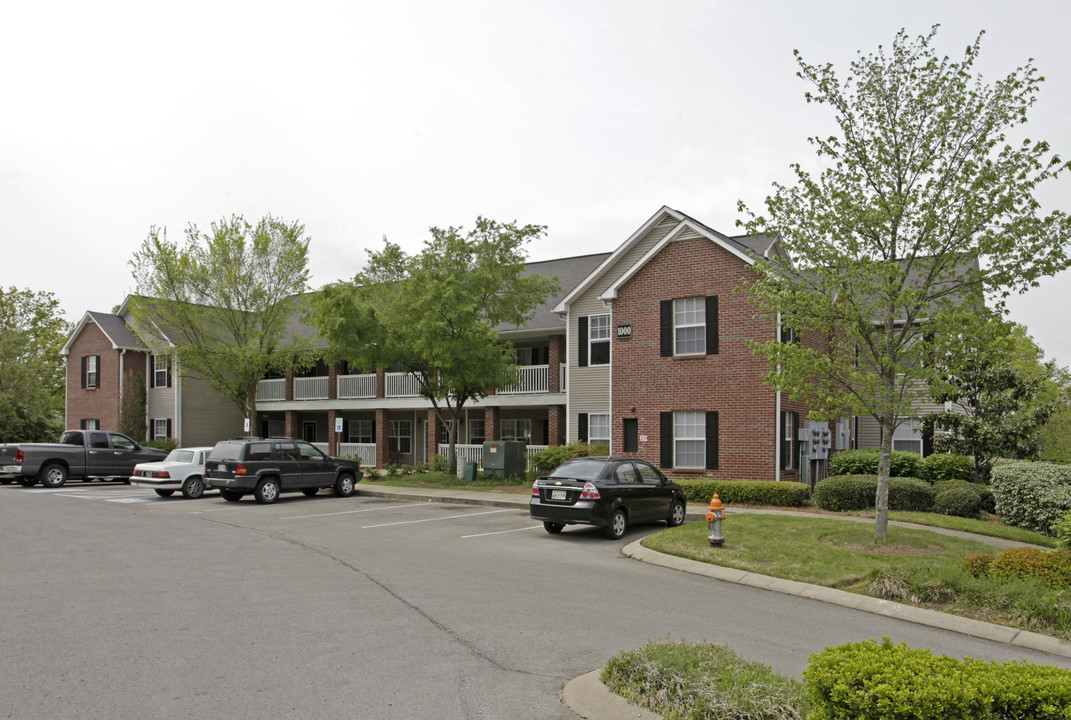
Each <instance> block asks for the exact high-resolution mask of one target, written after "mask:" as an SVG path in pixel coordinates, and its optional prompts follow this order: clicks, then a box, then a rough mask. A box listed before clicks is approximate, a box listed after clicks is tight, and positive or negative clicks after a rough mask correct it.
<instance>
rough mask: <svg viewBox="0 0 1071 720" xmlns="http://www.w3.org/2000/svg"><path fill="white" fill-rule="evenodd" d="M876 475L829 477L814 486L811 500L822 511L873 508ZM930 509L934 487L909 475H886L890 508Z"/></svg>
mask: <svg viewBox="0 0 1071 720" xmlns="http://www.w3.org/2000/svg"><path fill="white" fill-rule="evenodd" d="M877 494H878V477H877V475H845V476H841V477H828V478H826V479H825V480H823V481H821V482H820V483H818V485H817V486H816V487H815V489H814V502H815V503H816V504H817V505H818V507H820V508H822V509H824V510H833V511H835V512H845V511H850V510H866V509H868V508H872V507H874V503H875V500H877ZM932 508H933V488H931V487H930V486H929V484H927V483H926V482H924V481H922V480H918V479H917V478H910V477H892V478H889V509H890V510H911V511H922V512H928V511H930V510H931V509H932Z"/></svg>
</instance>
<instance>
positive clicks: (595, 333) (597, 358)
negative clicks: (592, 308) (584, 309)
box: [577, 314, 610, 367]
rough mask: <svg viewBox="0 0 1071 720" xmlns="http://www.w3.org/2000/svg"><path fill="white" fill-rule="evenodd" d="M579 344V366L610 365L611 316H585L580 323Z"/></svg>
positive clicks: (578, 330)
mask: <svg viewBox="0 0 1071 720" xmlns="http://www.w3.org/2000/svg"><path fill="white" fill-rule="evenodd" d="M577 343H578V344H579V348H578V349H579V356H580V357H579V358H577V365H579V366H580V367H585V366H587V365H609V364H610V315H609V314H606V315H585V316H583V317H581V318H580V319H579V321H578V326H577Z"/></svg>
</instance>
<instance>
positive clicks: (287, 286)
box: [130, 215, 309, 418]
mask: <svg viewBox="0 0 1071 720" xmlns="http://www.w3.org/2000/svg"><path fill="white" fill-rule="evenodd" d="M308 254H309V241H308V239H306V238H305V227H304V226H303V225H300V224H298V223H296V222H295V223H286V222H284V221H283V220H280V219H277V218H274V217H272V216H271V215H267V216H265V217H264V218H262V219H261V220H260V221H259V222H257V224H256V225H252V224H250V223H248V222H246V220H245V219H244V218H243V217H241V216H238V215H235V216H231V217H230V218H225V219H222V220H220V221H219V222H215V223H212V226H211V232H209V233H204V232H202V231H200V230H199V229H198V228H197V226H196V225H192V224H191V225H190V226H189V228H187V230H186V242H185V244H184V245H182V246H180V245H179V244H178V243H173V242H170V241H169V240H168V239H167V231H166V229H159V228H156V227H153V228H151V229H150V230H149V235H148V237H147V238H146V239H145V241H144V242H143V243H142V245H141V249H140V250H139V251H138V252H137V253H135V254H134V258H133V259H132V260H131V261H130V266H131V268H132V271H133V275H134V279H135V281H136V282H137V289H138V293H139V296H138V297H134V298H132V300H131V303H130V308H131V312H132V314H133V316H134V320H135V325H136V329H137V330H138V333H139V335H140V336H141V337H142V339H143V340H145V341H146V342H147V343H148V344H149V345H150V347H152V348H153V350H154V352H157V353H161V354H163V353H171V354H173V355H175V356H176V357H177V359H178V369H179V372H183V373H192V374H194V375H197V376H199V377H201V378H203V379H204V380H205V381H206V382H207V383H208V384H209V385H211V386H212V387H213V388H215V389H216V390H218V391H219V392H220V393H222V394H223V395H224V396H225V397H227V398H228V399H230V400H231V402H233V403H234V405H235V406H236V407H237V408H239V409H240V410H241V412H242V414H243V416H244V417H247V418H252V417H253V414H254V411H255V408H256V392H257V383H258V382H259V381H260V380H261V379H263V378H264V377H265V376H266V374H267V373H268V372H269V371H271V370H284V369H286V368H288V367H290V366H292V365H293V364H294V363H295V362H300V360H299V359H298V358H301V355H302V352H303V351H307V348H308V342H307V340H303V339H300V338H298V337H296V336H295V335H294V334H293V333H291V331H290V329H289V325H288V323H289V321H290V319H291V317H292V316H294V314H295V313H296V312H297V311H298V309H299V307H300V306H301V298H300V297H295V296H296V295H298V294H299V293H302V292H304V291H305V289H306V286H307V283H308V278H309V271H308Z"/></svg>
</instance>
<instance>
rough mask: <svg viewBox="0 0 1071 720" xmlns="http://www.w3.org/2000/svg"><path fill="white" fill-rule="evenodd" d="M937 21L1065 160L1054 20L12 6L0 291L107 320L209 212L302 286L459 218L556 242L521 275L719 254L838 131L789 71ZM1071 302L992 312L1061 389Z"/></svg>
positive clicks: (507, 7)
mask: <svg viewBox="0 0 1071 720" xmlns="http://www.w3.org/2000/svg"><path fill="white" fill-rule="evenodd" d="M934 23H940V24H941V30H940V32H939V34H938V40H937V44H938V49H939V50H940V51H941V52H943V53H946V54H948V55H950V56H952V57H954V58H956V59H959V58H961V57H962V53H963V49H964V48H965V47H966V45H967V44H968V43H969V42H970V41H971V40H973V39H974V37H975V36H976V35H977V33H978V31H980V30H985V31H986V36H985V38H984V40H983V45H982V55H981V61H980V63H979V67H980V69H981V71H982V72H983V74H984V75H985V77H986V78H987V79H989V80H996V79H997V78H999V77H1003V76H1004V75H1006V74H1007V73H1009V72H1010V71H1012V70H1013V69H1014V68H1016V67H1018V66H1019V65H1021V64H1023V63H1024V62H1025V61H1026V60H1027V59H1029V58H1034V60H1035V64H1036V65H1037V67H1038V68H1039V70H1040V71H1041V73H1042V74H1043V75H1044V76H1045V77H1046V82H1045V83H1043V85H1042V89H1041V95H1040V99H1039V101H1038V103H1037V105H1036V106H1035V107H1034V108H1033V111H1032V113H1031V120H1030V123H1029V124H1028V126H1027V131H1028V133H1029V135H1030V137H1033V138H1043V139H1046V140H1048V141H1049V142H1050V143H1051V145H1052V147H1053V149H1054V150H1056V151H1057V152H1060V153H1062V154H1064V155H1067V156H1071V43H1069V42H1068V40H1067V31H1068V28H1069V27H1071V3H1069V2H1067V1H1066V0H1048V1H1044V2H1042V1H1033V0H1020V1H1019V2H1006V1H1004V0H1001V1H993V0H967V1H963V2H960V1H955V2H951V1H949V2H944V1H942V0H926V1H922V2H919V1H915V0H900V1H898V2H889V3H885V2H883V3H877V2H864V1H863V0H859V1H852V0H823V1H821V2H808V1H807V0H783V1H782V0H776V1H775V0H769V1H765V2H764V1H763V0H751V1H749V2H747V1H745V2H722V1H719V0H599V1H587V0H538V1H527V0H525V1H522V2H517V1H513V0H491V1H488V2H483V1H477V0H453V1H451V2H434V1H425V0H420V1H413V2H406V1H405V0H395V1H393V2H387V1H384V0H377V1H375V2H343V1H322V2H321V1H317V0H311V1H309V2H302V3H298V2H273V1H269V0H257V1H255V2H253V1H250V2H239V1H231V0H211V2H200V1H189V0H187V1H185V2H181V3H166V4H165V3H155V2H146V1H145V0H138V1H137V2H114V1H111V0H99V1H97V2H84V1H83V0H78V1H77V2H50V1H49V0H35V1H34V2H5V3H3V4H2V6H0V67H2V68H3V74H2V77H3V82H2V83H0V98H2V99H0V221H2V222H0V232H2V237H3V242H2V246H3V250H2V259H0V285H3V286H5V287H7V286H11V285H14V286H17V287H19V288H30V289H32V290H34V291H37V290H46V291H50V292H53V293H55V295H56V296H57V298H59V300H60V301H61V303H62V305H63V307H64V309H65V310H66V313H67V318H68V319H69V320H72V321H77V320H78V319H80V318H81V317H82V314H83V313H84V312H85V311H86V310H102V311H110V310H111V308H113V307H114V306H115V305H117V304H119V303H120V302H121V301H122V300H123V298H124V297H125V295H126V294H127V293H128V292H130V291H132V290H133V289H134V281H133V278H132V277H131V275H130V269H129V267H128V265H127V262H128V261H129V260H130V258H131V256H132V255H133V253H134V252H135V250H137V248H138V247H139V245H140V243H141V241H142V240H143V239H144V238H145V236H146V234H147V232H148V230H149V227H150V226H152V225H157V226H164V227H166V228H167V229H168V231H169V235H170V237H172V238H173V239H179V238H181V236H182V232H183V230H184V228H185V227H186V226H187V224H188V223H191V222H193V223H196V224H198V225H199V226H201V227H203V228H205V229H207V228H208V226H209V224H210V223H211V222H212V221H213V220H217V219H219V218H221V217H223V216H225V215H230V214H243V215H245V216H246V218H247V219H249V220H251V221H255V220H256V219H257V218H259V217H261V216H263V215H264V214H266V213H271V214H273V215H276V216H278V217H282V218H284V219H286V220H298V221H301V222H302V223H304V224H305V227H306V231H307V234H308V235H309V236H310V237H311V238H312V243H311V246H310V247H311V258H312V260H311V268H312V273H313V285H314V286H315V287H319V286H321V285H323V284H325V283H328V282H331V281H334V280H338V279H343V278H349V277H351V276H352V275H353V274H354V273H356V272H357V271H358V270H359V269H360V267H361V266H362V265H363V263H364V261H365V258H366V254H365V252H364V250H365V248H378V247H379V246H380V245H381V243H382V238H383V236H384V235H385V236H387V237H388V238H389V239H390V240H391V241H393V242H397V243H400V244H401V245H402V246H403V247H404V248H405V249H407V250H408V251H410V252H415V251H418V250H419V249H420V247H421V244H422V242H423V241H424V239H425V238H426V237H427V228H428V227H429V226H433V225H435V226H440V227H444V226H447V225H464V226H466V227H470V226H471V225H472V222H473V220H474V219H475V218H476V216H477V215H480V214H482V215H485V216H488V217H492V218H495V219H497V220H502V221H511V220H517V221H519V222H521V223H537V224H542V225H547V226H549V232H548V235H547V237H546V238H545V239H544V240H543V241H541V242H540V243H539V244H538V245H534V246H531V247H530V248H529V250H530V255H531V259H533V260H545V259H550V258H555V257H566V256H572V255H581V254H587V253H594V252H607V251H610V250H613V249H614V248H615V247H617V246H618V245H619V244H620V243H621V242H623V241H624V240H625V239H626V238H627V237H628V236H629V235H630V234H631V233H632V232H633V231H634V230H636V229H637V228H638V227H639V226H640V225H641V224H642V223H643V222H644V221H645V220H646V219H647V218H648V217H650V216H651V215H652V214H653V213H654V212H655V211H656V210H658V208H660V207H661V206H662V205H669V206H671V207H673V208H676V209H678V210H681V211H683V212H685V213H687V214H689V215H691V216H692V217H695V218H696V219H698V220H700V221H702V222H704V223H706V224H707V225H709V226H710V227H713V228H714V229H716V230H720V231H721V232H725V233H728V234H735V233H738V232H740V231H739V230H738V229H737V228H736V227H735V222H736V220H737V219H738V217H739V215H738V213H737V209H736V208H737V201H738V200H741V199H742V200H744V201H745V202H747V203H748V205H750V206H751V207H752V208H755V209H760V208H761V206H762V202H763V199H764V198H765V197H766V195H767V194H769V193H770V191H771V183H772V182H773V181H775V180H776V181H781V182H787V183H791V182H792V176H791V173H790V171H789V165H790V163H793V162H797V161H798V162H801V163H803V164H804V166H805V167H806V166H808V165H810V167H812V168H814V167H815V166H814V154H813V151H812V149H811V147H810V145H809V144H808V143H807V140H806V139H807V137H809V136H811V135H815V134H822V133H826V132H828V131H829V130H830V129H831V128H832V125H831V119H830V116H829V114H828V110H826V109H824V108H819V107H816V106H814V105H811V106H808V105H807V104H806V103H805V101H804V99H803V93H804V92H805V91H806V90H807V86H806V84H805V83H804V81H802V80H799V79H798V78H796V77H795V72H796V65H795V62H794V60H793V56H792V51H793V49H799V50H800V51H801V52H802V53H803V56H804V58H805V59H807V60H808V61H810V62H813V63H818V62H832V63H834V64H835V65H836V66H837V68H838V70H839V74H840V75H841V76H842V77H843V75H844V74H846V72H847V70H848V63H849V62H850V61H851V60H852V59H854V57H855V56H856V53H857V51H860V50H862V51H864V52H866V53H869V52H871V51H873V50H875V49H876V48H877V46H878V45H879V44H886V45H888V44H889V43H891V41H892V39H893V37H894V35H895V33H896V31H897V30H899V29H900V28H905V29H906V30H907V31H908V32H909V33H910V34H911V35H918V34H921V33H925V32H926V31H927V30H928V29H929V27H930V26H931V25H933V24H934ZM1069 190H1071V178H1067V177H1065V178H1062V179H1061V180H1060V181H1058V182H1057V183H1055V184H1053V185H1052V186H1051V187H1049V188H1048V190H1046V191H1045V192H1044V193H1043V194H1042V195H1040V196H1039V199H1040V200H1041V201H1042V202H1043V204H1044V205H1045V206H1046V207H1047V208H1049V209H1055V208H1059V209H1064V210H1071V207H1069V205H1071V203H1069V202H1068V198H1069V196H1071V193H1069ZM1069 278H1071V275H1069V274H1068V273H1064V274H1063V275H1061V276H1057V277H1056V278H1053V279H1050V280H1048V281H1047V282H1045V283H1044V284H1043V286H1042V287H1041V288H1038V289H1036V290H1033V291H1031V292H1030V293H1028V294H1027V295H1026V296H1023V297H1020V298H1017V299H1016V300H1015V301H1014V302H1013V303H1012V308H1013V313H1012V319H1013V320H1016V321H1019V322H1022V323H1024V324H1025V325H1026V326H1027V327H1028V328H1029V330H1030V332H1031V334H1032V335H1033V336H1034V338H1035V339H1036V340H1037V341H1038V343H1039V344H1040V345H1041V346H1042V348H1043V349H1044V350H1045V351H1046V353H1047V356H1048V357H1049V358H1055V359H1056V360H1057V361H1058V362H1060V364H1062V365H1071V333H1068V332H1067V329H1066V317H1065V316H1063V313H1064V312H1067V309H1068V307H1069V306H1071V282H1069Z"/></svg>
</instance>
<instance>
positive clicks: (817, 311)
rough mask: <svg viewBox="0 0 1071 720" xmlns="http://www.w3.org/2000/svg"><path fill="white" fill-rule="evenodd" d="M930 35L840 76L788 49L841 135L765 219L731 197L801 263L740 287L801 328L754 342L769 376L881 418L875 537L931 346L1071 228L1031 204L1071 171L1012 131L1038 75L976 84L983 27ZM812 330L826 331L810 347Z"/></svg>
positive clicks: (1044, 262) (1048, 256)
mask: <svg viewBox="0 0 1071 720" xmlns="http://www.w3.org/2000/svg"><path fill="white" fill-rule="evenodd" d="M936 32H937V28H936V27H934V28H933V29H932V30H931V31H930V33H929V34H928V35H925V36H920V37H918V38H917V39H914V40H912V39H909V38H908V37H907V35H906V34H905V32H904V31H901V32H899V33H898V34H897V36H896V39H895V41H894V42H893V44H892V47H890V48H888V49H887V50H886V49H885V48H883V47H879V49H878V51H877V53H876V54H871V55H866V56H864V55H862V54H860V55H859V57H858V59H857V60H856V61H855V62H853V63H852V64H851V71H852V74H851V75H850V76H849V77H848V78H847V79H846V80H845V81H844V82H841V81H840V80H839V79H838V78H837V75H836V73H835V71H834V69H833V67H832V65H829V64H827V65H811V64H809V63H807V62H805V61H804V60H803V58H802V57H801V56H800V54H799V52H798V51H797V52H796V59H797V63H798V66H799V68H800V70H799V73H798V74H799V76H800V77H801V78H803V79H805V80H806V81H808V82H809V83H811V84H812V85H813V90H812V91H811V92H808V93H807V94H806V98H807V100H808V102H816V103H818V104H820V105H826V106H828V107H829V108H830V109H831V110H832V111H833V113H834V116H835V118H836V121H837V125H838V126H839V133H838V134H836V135H833V136H831V137H828V138H822V137H813V138H811V143H812V144H813V145H814V146H815V147H816V149H817V155H818V158H819V160H820V161H821V163H822V166H823V167H824V169H823V170H822V171H821V173H820V174H819V175H818V176H817V177H812V176H811V174H810V173H809V172H807V171H805V170H804V169H803V168H802V167H801V166H800V165H798V164H797V165H794V166H793V170H794V172H795V176H796V180H797V183H796V185H794V186H791V187H786V186H782V185H780V184H775V186H774V187H775V193H774V194H773V195H772V196H769V197H768V198H767V200H766V209H767V213H768V216H767V217H761V216H756V215H755V214H754V213H751V212H750V211H749V210H748V209H747V208H746V206H745V205H744V204H743V203H741V204H740V208H741V210H742V211H744V212H745V213H747V215H748V216H749V219H748V221H747V222H746V226H747V228H748V230H749V231H750V232H755V233H760V232H765V233H770V234H773V235H777V236H778V237H779V238H780V242H781V243H782V245H783V246H784V248H785V249H786V250H787V251H788V252H789V254H790V255H791V256H792V257H793V258H795V261H796V265H795V267H794V268H788V267H786V266H785V265H784V264H778V263H775V262H771V261H761V262H759V263H758V265H757V270H758V271H759V277H758V280H757V281H755V282H753V283H749V284H748V288H749V290H750V291H751V293H752V296H753V298H754V299H755V302H756V303H757V306H758V307H759V308H760V309H761V310H763V311H765V312H767V313H771V314H773V313H781V316H780V317H784V318H789V319H790V320H789V322H790V324H791V325H792V326H793V327H794V329H795V330H797V331H805V332H806V333H807V335H806V337H805V341H804V342H802V343H774V342H771V343H766V344H764V345H761V346H759V347H758V350H759V351H761V352H762V353H764V354H765V355H766V357H768V359H769V360H770V362H771V368H772V369H771V372H770V375H769V378H768V379H769V382H771V383H772V384H773V385H775V386H776V387H778V388H782V389H784V390H786V391H787V392H788V393H789V395H790V396H791V397H793V398H798V399H804V400H806V401H807V402H808V403H809V404H810V407H811V408H812V412H813V413H815V414H816V415H817V416H819V417H828V416H831V415H833V414H835V413H838V412H842V411H844V410H850V411H852V412H855V413H856V414H860V415H871V416H873V417H874V418H875V420H876V421H877V422H878V423H880V426H881V430H882V441H881V454H880V462H879V483H878V490H877V496H876V503H875V505H876V508H877V512H876V520H875V535H876V536H877V537H879V538H881V537H885V536H886V535H887V526H888V492H889V463H890V458H891V457H892V440H893V432H894V431H895V429H896V428H897V426H898V425H899V424H900V423H901V422H903V421H904V420H905V419H906V418H909V417H912V416H915V415H916V411H915V410H914V408H915V407H916V404H917V403H918V402H919V401H921V400H923V399H925V398H926V397H927V396H928V394H929V392H928V390H927V386H928V384H929V382H930V381H931V380H932V379H933V376H934V372H933V367H932V365H930V364H928V363H927V362H926V361H925V360H926V358H927V357H928V356H929V355H930V353H931V350H932V348H931V347H930V345H931V342H930V339H931V338H934V337H936V336H937V335H938V334H940V333H941V332H943V331H947V330H949V329H950V328H954V327H955V325H956V322H957V316H958V315H959V314H960V313H963V312H971V311H972V310H973V309H975V308H976V307H978V306H979V304H980V302H981V300H982V298H983V296H984V294H986V293H988V294H989V296H990V298H991V300H992V301H993V302H994V303H995V307H996V308H997V309H998V310H1002V309H1003V308H1004V299H1005V298H1006V297H1008V295H1009V294H1011V293H1014V292H1017V291H1022V290H1024V289H1026V288H1028V287H1030V286H1031V285H1033V284H1036V282H1037V280H1038V278H1041V277H1044V276H1048V275H1052V274H1054V273H1056V272H1058V271H1060V270H1061V269H1063V268H1065V267H1066V266H1067V265H1068V257H1067V253H1066V244H1067V240H1068V237H1069V235H1071V222H1069V219H1068V217H1067V215H1066V214H1064V213H1062V212H1053V213H1051V214H1049V215H1047V216H1042V215H1041V213H1040V206H1039V204H1038V202H1037V201H1036V200H1035V199H1034V191H1035V189H1036V188H1037V187H1038V186H1039V185H1041V184H1042V183H1044V182H1046V181H1049V180H1052V179H1054V178H1056V177H1057V176H1058V175H1059V174H1060V173H1061V172H1063V171H1064V170H1066V169H1067V164H1066V163H1064V162H1062V161H1061V160H1060V159H1059V158H1058V157H1056V156H1054V155H1050V152H1049V146H1048V145H1047V144H1046V143H1044V142H1033V141H1029V140H1027V141H1024V142H1022V143H1020V144H1018V145H1012V144H1010V143H1008V141H1007V138H1006V133H1007V131H1008V130H1010V129H1012V128H1014V127H1016V126H1018V125H1021V124H1022V123H1024V122H1025V121H1026V115H1027V111H1028V110H1029V108H1030V107H1031V106H1032V105H1033V104H1034V102H1035V94H1036V92H1037V90H1038V87H1039V85H1040V83H1041V81H1042V78H1040V77H1039V76H1038V74H1037V71H1036V70H1035V68H1034V67H1033V65H1032V64H1031V63H1027V64H1026V65H1025V66H1023V67H1021V68H1018V69H1016V70H1015V71H1014V72H1012V73H1011V74H1009V75H1008V76H1007V77H1005V78H1004V79H1001V80H998V81H997V82H996V83H994V84H992V85H987V84H983V83H982V81H981V79H980V78H975V77H974V76H973V74H972V73H973V66H974V63H975V61H976V59H977V57H978V53H979V48H980V42H981V35H979V36H978V38H977V39H976V40H975V42H974V43H972V44H971V45H970V46H968V47H967V49H966V52H965V54H964V57H963V60H962V61H958V62H957V61H952V60H949V59H948V58H947V57H939V56H938V55H937V54H936V52H935V51H934V49H933V48H932V47H931V45H932V43H933V41H934V38H935V36H936ZM742 224H743V223H742ZM819 337H827V338H832V340H831V341H830V343H829V344H828V345H824V346H821V347H820V346H819V345H822V343H818V342H817V341H816V338H819ZM831 348H832V350H833V351H832V352H831V351H830V349H831Z"/></svg>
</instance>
